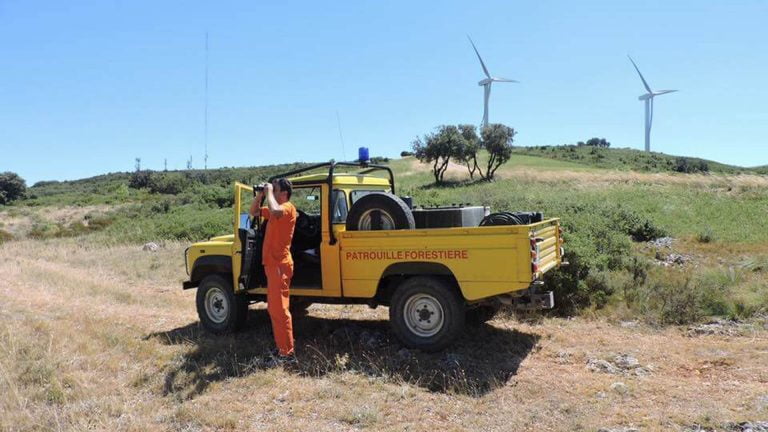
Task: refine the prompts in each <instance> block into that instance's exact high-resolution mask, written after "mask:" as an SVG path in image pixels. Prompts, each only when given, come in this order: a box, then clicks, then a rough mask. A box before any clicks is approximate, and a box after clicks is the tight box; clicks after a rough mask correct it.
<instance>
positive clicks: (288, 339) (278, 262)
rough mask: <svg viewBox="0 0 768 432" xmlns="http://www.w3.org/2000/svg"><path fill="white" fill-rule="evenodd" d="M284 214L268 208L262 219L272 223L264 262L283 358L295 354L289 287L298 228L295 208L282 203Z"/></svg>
mask: <svg viewBox="0 0 768 432" xmlns="http://www.w3.org/2000/svg"><path fill="white" fill-rule="evenodd" d="M280 210H281V211H282V214H281V215H280V216H275V215H273V214H272V213H271V212H270V211H269V209H268V208H267V207H262V208H261V216H262V217H263V218H265V219H268V220H269V223H268V224H267V232H266V234H265V236H264V248H263V249H262V259H261V262H262V264H264V272H265V273H266V274H267V310H268V311H269V317H270V319H271V320H272V333H274V335H275V344H276V345H277V349H278V350H279V351H280V355H283V356H286V355H291V354H293V322H292V320H291V312H290V311H289V310H288V305H289V302H290V299H289V288H290V286H291V277H292V276H293V258H292V257H291V240H292V239H293V228H294V227H295V226H296V207H294V206H293V204H291V203H290V202H284V203H283V204H280Z"/></svg>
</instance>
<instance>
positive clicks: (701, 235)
mask: <svg viewBox="0 0 768 432" xmlns="http://www.w3.org/2000/svg"><path fill="white" fill-rule="evenodd" d="M696 241H697V242H699V243H712V242H713V241H715V233H714V231H712V229H711V228H706V229H705V230H703V231H699V232H698V233H697V234H696Z"/></svg>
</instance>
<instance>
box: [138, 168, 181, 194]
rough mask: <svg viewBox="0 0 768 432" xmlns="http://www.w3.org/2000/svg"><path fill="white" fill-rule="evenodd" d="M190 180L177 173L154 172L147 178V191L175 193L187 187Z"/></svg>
mask: <svg viewBox="0 0 768 432" xmlns="http://www.w3.org/2000/svg"><path fill="white" fill-rule="evenodd" d="M189 186H190V182H189V181H188V180H187V178H185V177H184V176H183V175H182V174H179V173H162V174H158V173H154V174H153V175H151V176H150V178H149V185H148V186H147V187H148V189H149V191H150V192H152V193H156V194H168V195H177V194H179V193H181V192H182V191H184V190H185V189H187V188H188V187H189Z"/></svg>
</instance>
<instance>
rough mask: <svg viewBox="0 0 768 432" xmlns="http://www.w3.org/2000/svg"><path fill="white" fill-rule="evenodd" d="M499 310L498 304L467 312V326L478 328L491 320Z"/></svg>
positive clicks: (479, 307)
mask: <svg viewBox="0 0 768 432" xmlns="http://www.w3.org/2000/svg"><path fill="white" fill-rule="evenodd" d="M499 309H501V305H500V304H492V305H481V306H478V307H476V308H473V309H469V310H467V318H466V319H467V324H469V325H472V326H479V325H481V324H484V323H486V322H488V321H490V320H492V319H493V317H495V316H496V314H497V313H498V312H499Z"/></svg>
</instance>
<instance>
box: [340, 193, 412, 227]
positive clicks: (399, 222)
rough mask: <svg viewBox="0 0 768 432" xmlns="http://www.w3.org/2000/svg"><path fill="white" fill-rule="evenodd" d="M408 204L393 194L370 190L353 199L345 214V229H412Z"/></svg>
mask: <svg viewBox="0 0 768 432" xmlns="http://www.w3.org/2000/svg"><path fill="white" fill-rule="evenodd" d="M415 227H416V222H415V221H414V220H413V213H412V212H411V209H410V208H408V205H407V204H406V203H405V202H403V200H401V199H400V198H398V197H397V196H395V195H392V194H388V193H384V192H371V193H369V194H368V195H365V196H363V197H361V198H360V199H358V200H357V201H355V203H354V204H353V205H352V208H351V209H350V210H349V213H348V214H347V231H371V230H391V229H414V228H415Z"/></svg>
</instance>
